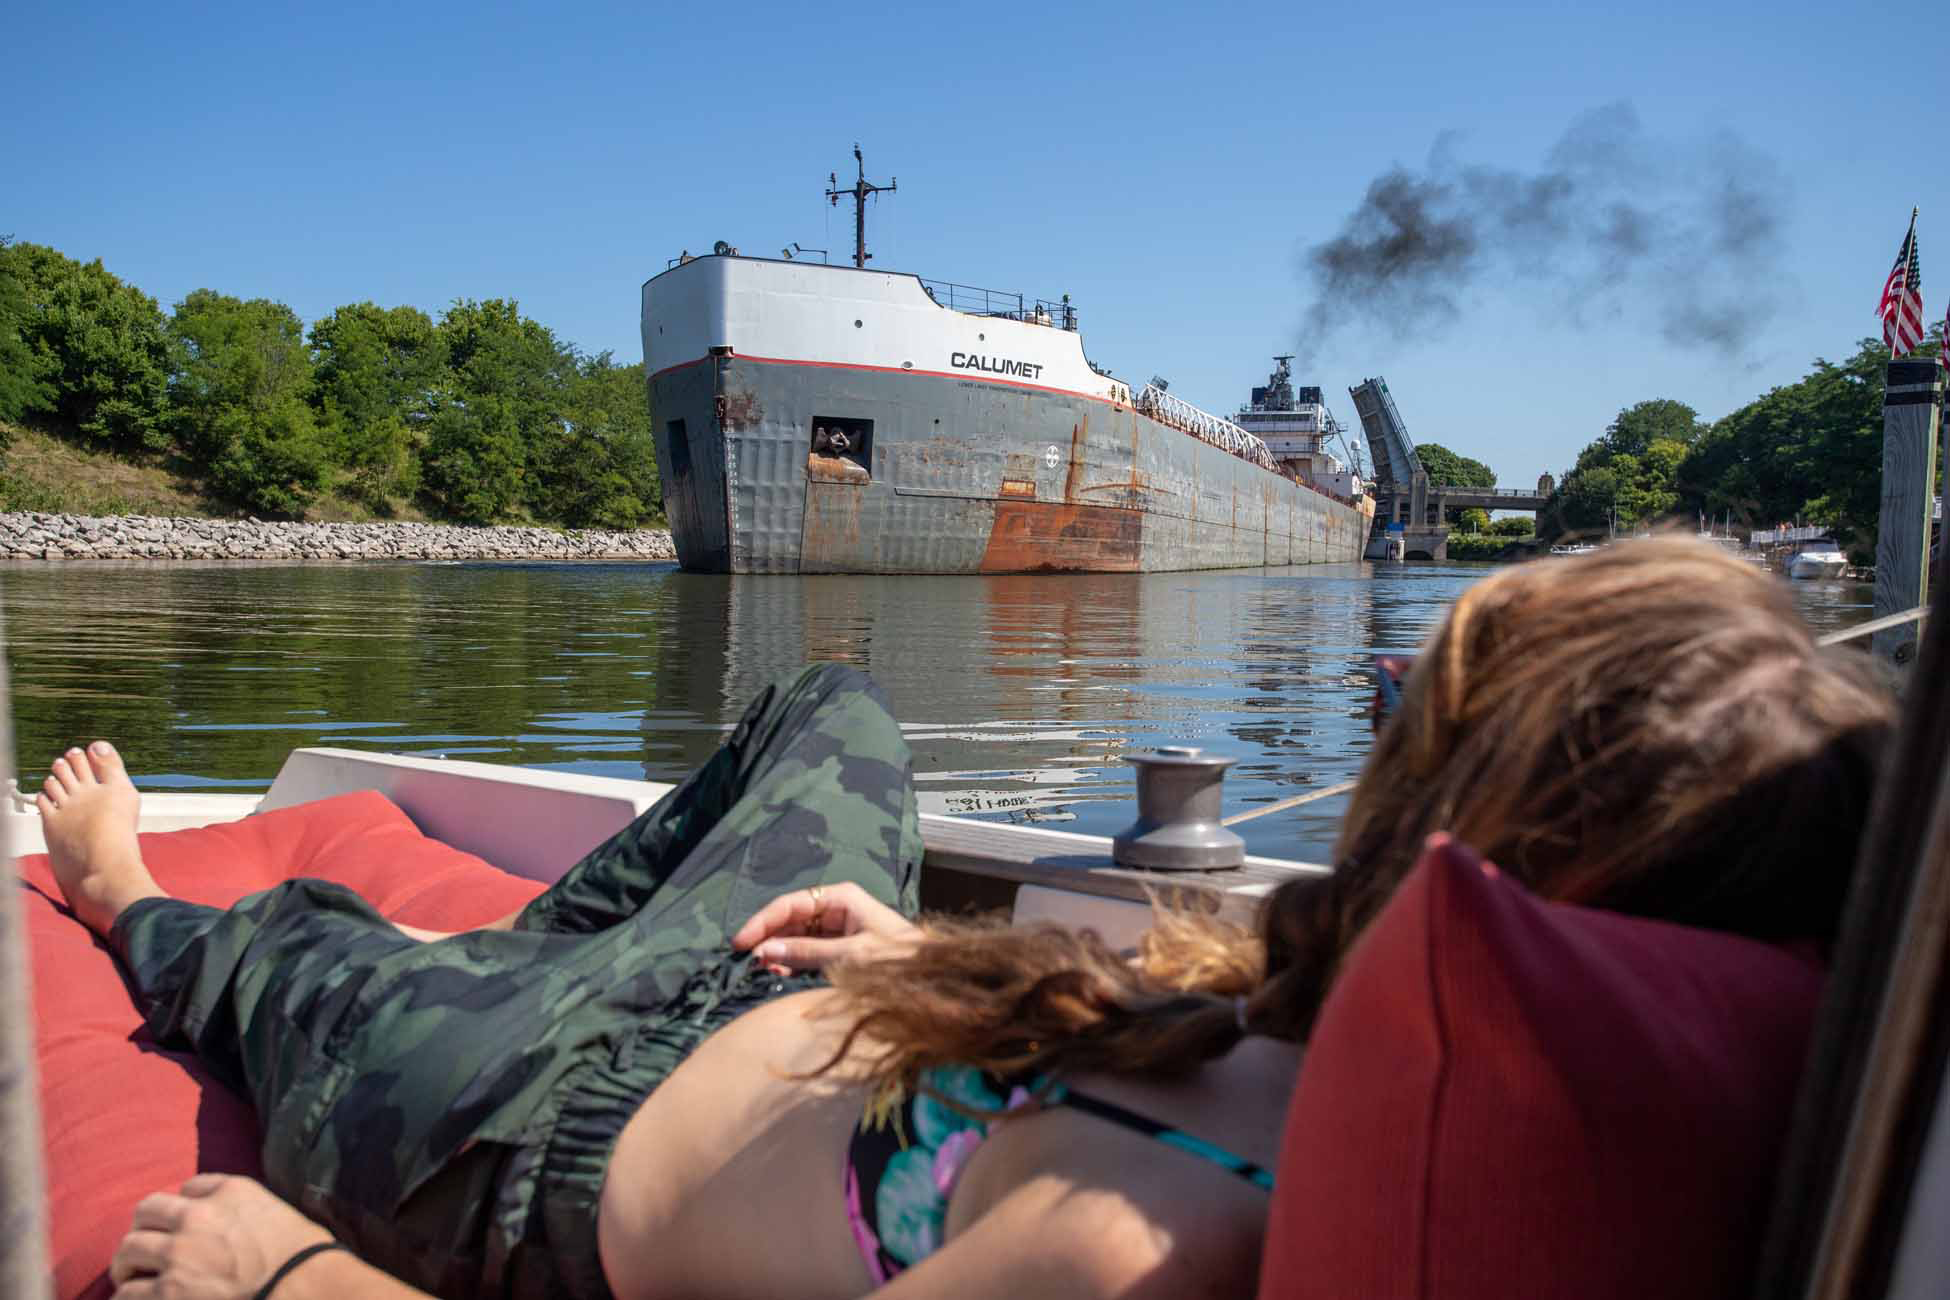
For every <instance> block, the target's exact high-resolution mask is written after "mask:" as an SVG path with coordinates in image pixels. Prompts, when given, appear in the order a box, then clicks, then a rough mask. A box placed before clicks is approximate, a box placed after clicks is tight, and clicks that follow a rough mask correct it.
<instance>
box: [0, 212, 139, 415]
mask: <svg viewBox="0 0 1950 1300" xmlns="http://www.w3.org/2000/svg"><path fill="white" fill-rule="evenodd" d="M5 264H6V265H5V270H4V273H0V278H3V279H5V280H7V281H9V282H10V283H11V285H12V290H11V292H12V294H13V295H14V296H15V297H16V305H15V306H14V307H13V308H12V309H11V310H12V311H13V312H15V313H16V316H15V320H16V321H17V324H16V326H15V329H16V337H17V338H18V340H19V343H20V345H21V346H22V347H24V349H25V350H26V352H27V353H28V354H29V355H30V356H31V357H32V358H33V359H32V361H30V362H29V363H28V365H27V369H26V370H25V372H24V374H25V376H26V381H27V385H28V386H29V387H30V389H31V394H32V396H33V400H34V401H35V403H36V406H35V407H34V408H30V409H41V410H48V409H50V407H49V405H48V404H47V402H46V399H47V398H48V397H50V396H51V398H52V405H51V410H52V413H53V415H54V418H55V420H56V421H57V422H58V423H60V424H62V425H64V426H66V428H67V429H68V430H70V431H71V432H73V433H76V434H79V435H81V436H82V437H83V438H85V439H86V440H88V441H90V442H94V443H97V444H100V445H105V446H108V447H112V448H116V449H119V450H124V451H133V450H139V449H145V448H146V449H150V450H160V449H161V448H163V447H164V446H166V445H167V441H168V434H167V431H166V430H165V428H164V424H163V412H164V406H165V401H166V397H167V393H168V378H169V368H170V355H169V340H168V335H167V333H166V331H165V327H164V321H163V314H162V311H161V309H160V308H158V307H157V306H156V300H155V299H154V298H151V297H150V296H149V295H148V294H146V293H143V292H142V291H141V290H140V289H137V288H135V287H134V286H133V285H128V284H124V283H123V282H122V281H121V280H120V279H118V278H117V277H116V276H114V275H112V274H110V273H109V271H108V270H107V269H105V268H104V267H103V266H102V264H101V261H100V259H96V260H95V261H93V262H88V263H81V262H77V261H75V260H74V259H72V258H69V257H65V256H63V255H62V254H60V253H58V252H56V251H55V250H54V249H52V248H47V247H44V246H42V245H40V244H25V243H22V244H11V245H9V246H8V247H7V249H6V250H5ZM0 333H3V331H0ZM43 384H44V385H46V386H47V388H45V389H44V388H41V387H39V385H43ZM47 389H51V390H52V391H51V393H49V392H48V391H47Z"/></svg>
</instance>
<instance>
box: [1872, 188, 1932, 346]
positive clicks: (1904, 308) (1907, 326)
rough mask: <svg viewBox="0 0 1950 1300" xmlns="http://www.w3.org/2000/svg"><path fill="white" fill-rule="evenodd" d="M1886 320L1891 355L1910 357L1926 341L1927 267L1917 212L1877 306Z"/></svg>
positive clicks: (1884, 335) (1884, 328) (1884, 332)
mask: <svg viewBox="0 0 1950 1300" xmlns="http://www.w3.org/2000/svg"><path fill="white" fill-rule="evenodd" d="M1876 315H1878V316H1880V317H1882V341H1883V342H1884V343H1887V344H1888V345H1889V354H1890V355H1891V356H1897V357H1901V356H1907V355H1909V354H1910V353H1911V352H1914V351H1915V350H1916V347H1917V345H1918V344H1919V343H1921V342H1922V341H1923V268H1922V266H1921V264H1919V263H1918V262H1917V260H1916V213H1915V212H1914V211H1912V212H1911V213H1910V214H1909V233H1908V234H1907V235H1904V236H1903V246H1902V247H1901V248H1899V249H1897V250H1896V264H1895V265H1894V266H1892V267H1890V268H1889V280H1888V282H1887V283H1886V284H1884V285H1883V286H1882V301H1881V302H1879V303H1877V304H1876Z"/></svg>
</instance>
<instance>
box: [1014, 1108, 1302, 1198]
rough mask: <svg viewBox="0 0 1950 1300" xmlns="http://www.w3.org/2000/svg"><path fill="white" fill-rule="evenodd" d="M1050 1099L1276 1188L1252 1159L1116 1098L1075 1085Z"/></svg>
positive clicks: (1267, 1188)
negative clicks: (1242, 1156) (1142, 1112)
mask: <svg viewBox="0 0 1950 1300" xmlns="http://www.w3.org/2000/svg"><path fill="white" fill-rule="evenodd" d="M1051 1100H1052V1101H1053V1102H1054V1103H1055V1104H1057V1105H1062V1106H1071V1107H1074V1108H1075V1109H1077V1110H1080V1111H1082V1112H1083V1113H1084V1114H1086V1115H1095V1116H1096V1117H1097V1118H1098V1119H1102V1120H1109V1121H1110V1122H1111V1123H1113V1124H1116V1125H1117V1126H1118V1127H1120V1128H1127V1129H1130V1130H1131V1131H1132V1132H1134V1133H1142V1134H1143V1135H1144V1136H1146V1137H1148V1138H1152V1139H1154V1140H1156V1141H1158V1142H1162V1143H1164V1144H1165V1145H1166V1146H1170V1147H1177V1148H1178V1149H1179V1150H1180V1151H1185V1152H1189V1153H1190V1154H1192V1155H1195V1156H1197V1157H1198V1158H1199V1159H1201V1160H1206V1161H1209V1162H1210V1163H1212V1164H1215V1165H1217V1166H1219V1168H1221V1169H1224V1170H1225V1171H1227V1172H1228V1173H1233V1174H1237V1175H1238V1176H1239V1177H1241V1178H1243V1179H1245V1180H1246V1181H1247V1182H1249V1183H1251V1184H1252V1185H1253V1186H1255V1187H1258V1188H1261V1189H1263V1190H1265V1191H1269V1192H1270V1191H1272V1190H1273V1175H1272V1174H1271V1173H1269V1172H1268V1171H1267V1170H1265V1169H1263V1168H1261V1167H1260V1166H1258V1165H1256V1164H1254V1163H1253V1162H1252V1161H1250V1160H1246V1159H1242V1158H1241V1157H1239V1156H1236V1155H1234V1154H1233V1153H1232V1152H1230V1151H1228V1150H1226V1149H1225V1148H1224V1147H1220V1146H1214V1145H1213V1144H1212V1143H1210V1142H1207V1141H1206V1140H1205V1139H1203V1138H1196V1137H1193V1136H1192V1135H1191V1134H1190V1133H1187V1132H1185V1131H1184V1130H1183V1129H1175V1128H1172V1127H1171V1126H1170V1125H1168V1124H1160V1123H1159V1122H1158V1121H1157V1120H1155V1119H1152V1118H1151V1117H1150V1116H1148V1115H1140V1114H1138V1113H1137V1112H1136V1111H1134V1110H1126V1109H1125V1108H1124V1107H1122V1106H1119V1105H1117V1104H1116V1103H1115V1102H1109V1101H1105V1100H1104V1099H1103V1098H1101V1097H1093V1096H1091V1095H1090V1094H1089V1093H1084V1092H1078V1091H1077V1090H1076V1089H1074V1088H1062V1089H1060V1090H1059V1095H1058V1096H1056V1097H1054V1098H1052V1099H1051Z"/></svg>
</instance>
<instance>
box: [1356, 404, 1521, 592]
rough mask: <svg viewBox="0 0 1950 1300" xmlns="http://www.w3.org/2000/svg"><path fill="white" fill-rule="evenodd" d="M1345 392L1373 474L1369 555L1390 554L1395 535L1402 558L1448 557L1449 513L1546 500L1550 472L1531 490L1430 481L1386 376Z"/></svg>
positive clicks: (1507, 507) (1510, 507)
mask: <svg viewBox="0 0 1950 1300" xmlns="http://www.w3.org/2000/svg"><path fill="white" fill-rule="evenodd" d="M1347 392H1348V396H1349V397H1352V398H1353V399H1354V411H1355V414H1357V415H1359V416H1360V417H1361V432H1362V434H1363V435H1364V436H1365V438H1366V440H1367V443H1368V453H1369V456H1370V457H1371V458H1372V461H1373V464H1374V479H1373V482H1372V483H1370V484H1369V489H1370V491H1372V492H1373V494H1374V499H1375V514H1374V532H1373V534H1372V535H1371V536H1370V537H1369V539H1368V546H1367V551H1366V554H1367V556H1368V558H1369V559H1377V560H1378V559H1386V558H1388V556H1389V553H1390V551H1391V549H1392V547H1393V543H1394V539H1395V538H1400V539H1401V542H1402V550H1403V553H1404V557H1405V558H1408V559H1427V560H1441V559H1446V558H1447V557H1448V554H1449V527H1450V525H1449V517H1450V514H1451V512H1453V511H1457V510H1467V509H1469V508H1470V507H1472V506H1475V507H1480V508H1481V509H1484V510H1529V511H1533V512H1534V511H1537V510H1541V509H1543V507H1544V502H1545V501H1546V500H1548V499H1549V497H1550V494H1551V486H1552V485H1551V479H1550V475H1548V474H1546V475H1544V476H1543V478H1541V479H1539V480H1538V482H1537V486H1536V488H1534V489H1532V488H1514V487H1508V488H1506V487H1495V488H1480V487H1464V486H1460V485H1455V484H1447V483H1434V482H1431V481H1430V479H1429V474H1428V471H1427V470H1425V469H1424V468H1423V467H1422V460H1421V458H1420V457H1419V456H1417V455H1416V454H1415V442H1414V440H1413V439H1411V438H1410V437H1409V436H1408V426H1407V425H1406V424H1405V423H1404V422H1403V421H1402V415H1401V412H1400V411H1399V410H1397V409H1396V407H1395V399H1394V397H1393V396H1392V395H1390V393H1389V392H1388V383H1387V381H1386V380H1384V379H1382V378H1380V377H1379V376H1376V377H1375V378H1373V379H1365V380H1363V381H1361V382H1360V383H1359V384H1356V385H1354V386H1353V387H1352V388H1350V389H1348V390H1347Z"/></svg>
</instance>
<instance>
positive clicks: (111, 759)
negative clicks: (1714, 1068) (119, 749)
mask: <svg viewBox="0 0 1950 1300" xmlns="http://www.w3.org/2000/svg"><path fill="white" fill-rule="evenodd" d="M88 763H89V765H90V766H91V767H93V768H94V770H95V779H96V780H98V781H107V780H110V779H111V778H113V777H117V776H120V775H122V756H121V755H120V754H118V753H116V752H115V746H113V745H111V744H109V743H108V742H107V741H106V740H98V741H96V742H95V743H94V744H92V745H90V746H88Z"/></svg>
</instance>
